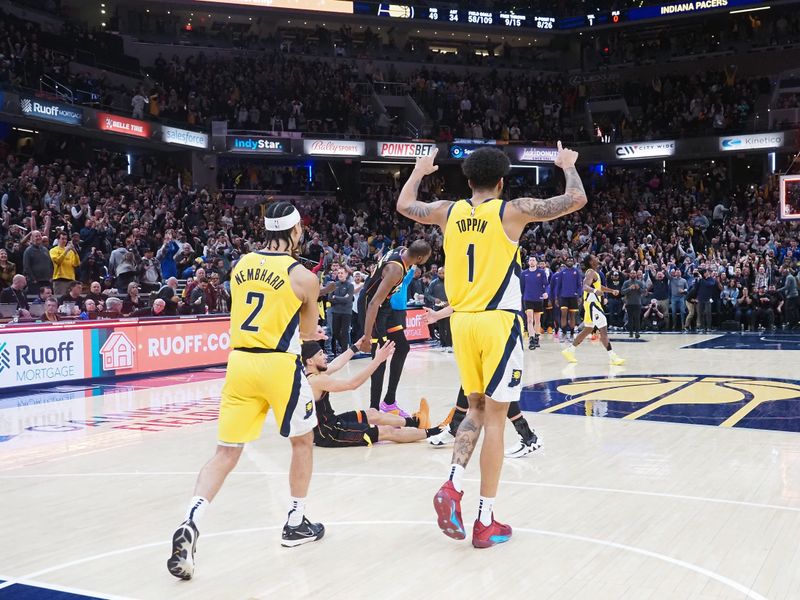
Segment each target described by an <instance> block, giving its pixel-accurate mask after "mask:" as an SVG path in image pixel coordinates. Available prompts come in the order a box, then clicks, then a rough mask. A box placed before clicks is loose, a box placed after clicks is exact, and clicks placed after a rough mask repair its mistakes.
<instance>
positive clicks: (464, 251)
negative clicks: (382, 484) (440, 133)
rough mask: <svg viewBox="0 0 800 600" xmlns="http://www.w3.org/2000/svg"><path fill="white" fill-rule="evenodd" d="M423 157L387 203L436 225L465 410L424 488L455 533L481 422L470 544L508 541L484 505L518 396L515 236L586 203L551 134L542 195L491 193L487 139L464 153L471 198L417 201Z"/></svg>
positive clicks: (496, 159)
mask: <svg viewBox="0 0 800 600" xmlns="http://www.w3.org/2000/svg"><path fill="white" fill-rule="evenodd" d="M435 158H436V151H435V150H434V152H433V153H432V154H431V156H428V157H425V158H420V159H417V164H416V166H415V167H414V171H413V172H412V173H411V176H410V177H409V179H408V181H407V182H406V184H405V185H404V186H403V190H402V191H401V192H400V197H399V199H398V201H397V210H398V212H399V213H400V214H402V215H404V216H406V217H408V218H410V219H413V220H414V221H417V222H419V223H426V224H430V225H438V226H439V227H441V228H442V230H443V232H444V252H445V269H446V270H447V279H446V280H445V291H446V293H447V299H448V300H449V302H450V305H451V306H452V307H453V310H454V313H453V316H452V317H451V321H450V323H451V328H452V333H453V350H454V351H455V357H456V363H457V364H458V371H459V374H460V376H461V384H462V386H463V388H464V391H465V392H466V393H467V395H468V397H469V411H468V412H467V416H466V417H465V418H464V420H463V421H462V423H461V425H460V426H459V428H458V432H457V434H456V441H455V445H454V449H453V461H452V465H451V466H450V476H449V479H448V481H447V482H446V483H445V484H444V485H443V486H442V488H441V489H440V490H439V491H438V492H437V493H436V495H435V496H434V500H433V503H434V507H435V509H436V513H437V515H438V523H439V527H440V528H441V530H442V531H443V532H444V533H445V535H447V536H449V537H452V538H455V539H464V538H465V537H466V531H465V529H464V524H463V521H462V519H461V497H462V496H463V488H462V480H463V476H464V469H465V467H466V466H467V463H468V462H469V459H470V457H471V456H472V452H473V450H474V449H475V445H476V443H477V441H478V437H479V435H480V432H481V429H483V430H484V438H483V447H482V448H481V498H480V502H479V505H478V518H477V519H476V520H475V524H474V526H473V529H472V545H473V546H474V547H476V548H488V547H490V546H494V545H495V544H499V543H501V542H505V541H508V539H509V538H510V537H511V527H509V526H508V525H504V524H501V523H498V522H497V521H495V520H494V515H493V512H492V509H493V506H494V500H495V496H496V495H497V486H498V483H499V480H500V471H501V469H502V466H503V429H504V425H505V418H506V414H507V413H508V406H509V403H510V402H512V401H515V400H519V396H520V390H521V387H522V386H521V384H522V363H523V347H522V317H521V315H520V308H521V306H522V295H521V291H520V280H519V277H520V272H521V270H522V266H521V264H520V258H519V238H520V236H521V235H522V232H523V230H524V229H525V227H526V226H527V225H528V223H532V222H534V221H549V220H551V219H555V218H557V217H560V216H563V215H566V214H569V213H571V212H574V211H576V210H578V209H580V208H581V207H583V206H584V205H585V204H586V193H585V192H584V189H583V183H582V182H581V178H580V177H579V176H578V171H577V170H576V169H575V161H576V160H577V158H578V153H577V152H574V151H572V150H568V149H565V148H562V147H561V142H559V143H558V155H557V157H556V161H555V164H556V166H558V167H560V168H562V169H563V170H564V175H565V176H566V192H565V193H564V194H562V195H560V196H556V197H554V198H549V199H546V200H538V199H535V198H517V199H516V200H512V201H510V202H504V201H503V200H501V199H500V195H501V194H502V193H503V178H504V177H505V176H506V175H508V172H509V170H510V163H509V160H508V157H507V156H506V155H505V154H504V153H503V152H501V151H500V150H498V149H496V148H481V149H479V150H476V151H475V152H473V153H472V154H471V155H470V156H469V157H467V159H466V160H465V161H464V164H463V166H462V170H463V172H464V175H465V176H466V178H467V180H468V182H469V186H470V188H471V190H472V197H471V198H469V199H468V200H459V201H458V202H448V201H443V200H442V201H437V202H431V203H424V202H420V201H418V200H417V192H418V189H419V184H420V181H422V178H423V177H425V176H426V175H430V174H431V173H434V172H435V171H436V170H437V169H438V167H437V166H435V165H434V164H433V163H434V160H435Z"/></svg>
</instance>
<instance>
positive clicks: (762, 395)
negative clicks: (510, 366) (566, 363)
mask: <svg viewBox="0 0 800 600" xmlns="http://www.w3.org/2000/svg"><path fill="white" fill-rule="evenodd" d="M521 404H522V407H523V409H524V410H534V411H538V412H545V413H558V414H580V415H594V416H608V417H613V418H619V419H627V420H636V419H644V420H655V421H671V422H675V423H693V424H702V425H717V426H720V427H750V428H756V429H779V430H787V431H798V432H800V410H798V409H800V381H795V380H787V379H771V378H767V377H750V376H719V375H708V376H706V375H649V376H642V375H622V376H618V377H612V378H607V377H585V378H579V379H574V380H572V379H561V380H556V381H547V382H542V383H538V384H535V385H532V386H528V387H526V388H525V389H524V390H523V396H522V400H521Z"/></svg>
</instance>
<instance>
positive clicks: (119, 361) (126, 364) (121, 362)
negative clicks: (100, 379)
mask: <svg viewBox="0 0 800 600" xmlns="http://www.w3.org/2000/svg"><path fill="white" fill-rule="evenodd" d="M100 356H102V357H103V370H104V371H117V370H120V369H132V368H133V367H134V365H135V364H136V346H135V345H134V344H133V342H131V340H130V338H129V337H128V336H127V335H125V334H124V333H123V332H121V331H115V332H114V333H112V334H111V335H109V336H108V339H107V340H106V341H105V343H104V344H103V346H102V348H100Z"/></svg>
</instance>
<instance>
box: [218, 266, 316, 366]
mask: <svg viewBox="0 0 800 600" xmlns="http://www.w3.org/2000/svg"><path fill="white" fill-rule="evenodd" d="M298 265H299V263H298V262H297V261H296V260H295V259H294V258H293V257H291V256H289V255H288V254H282V253H276V252H250V253H249V254H245V255H244V256H243V257H242V258H241V260H239V262H238V263H237V264H236V266H235V267H234V268H233V271H232V272H231V347H232V348H256V349H262V350H275V351H277V352H288V353H291V354H297V355H299V354H300V307H301V306H302V302H301V301H300V299H299V298H298V297H297V296H296V295H295V293H294V290H292V285H291V283H290V281H289V273H290V272H291V270H292V269H294V268H295V267H296V266H298Z"/></svg>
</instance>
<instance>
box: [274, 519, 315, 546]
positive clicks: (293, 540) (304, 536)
mask: <svg viewBox="0 0 800 600" xmlns="http://www.w3.org/2000/svg"><path fill="white" fill-rule="evenodd" d="M323 535H325V526H324V525H323V524H322V523H312V522H311V521H309V520H308V518H307V517H303V521H302V522H301V523H300V525H298V526H297V527H291V526H290V525H289V524H288V523H287V524H286V525H284V526H283V534H282V535H281V546H284V547H285V548H294V547H295V546H302V545H303V544H308V543H309V542H316V541H317V540H320V539H322V536H323Z"/></svg>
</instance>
